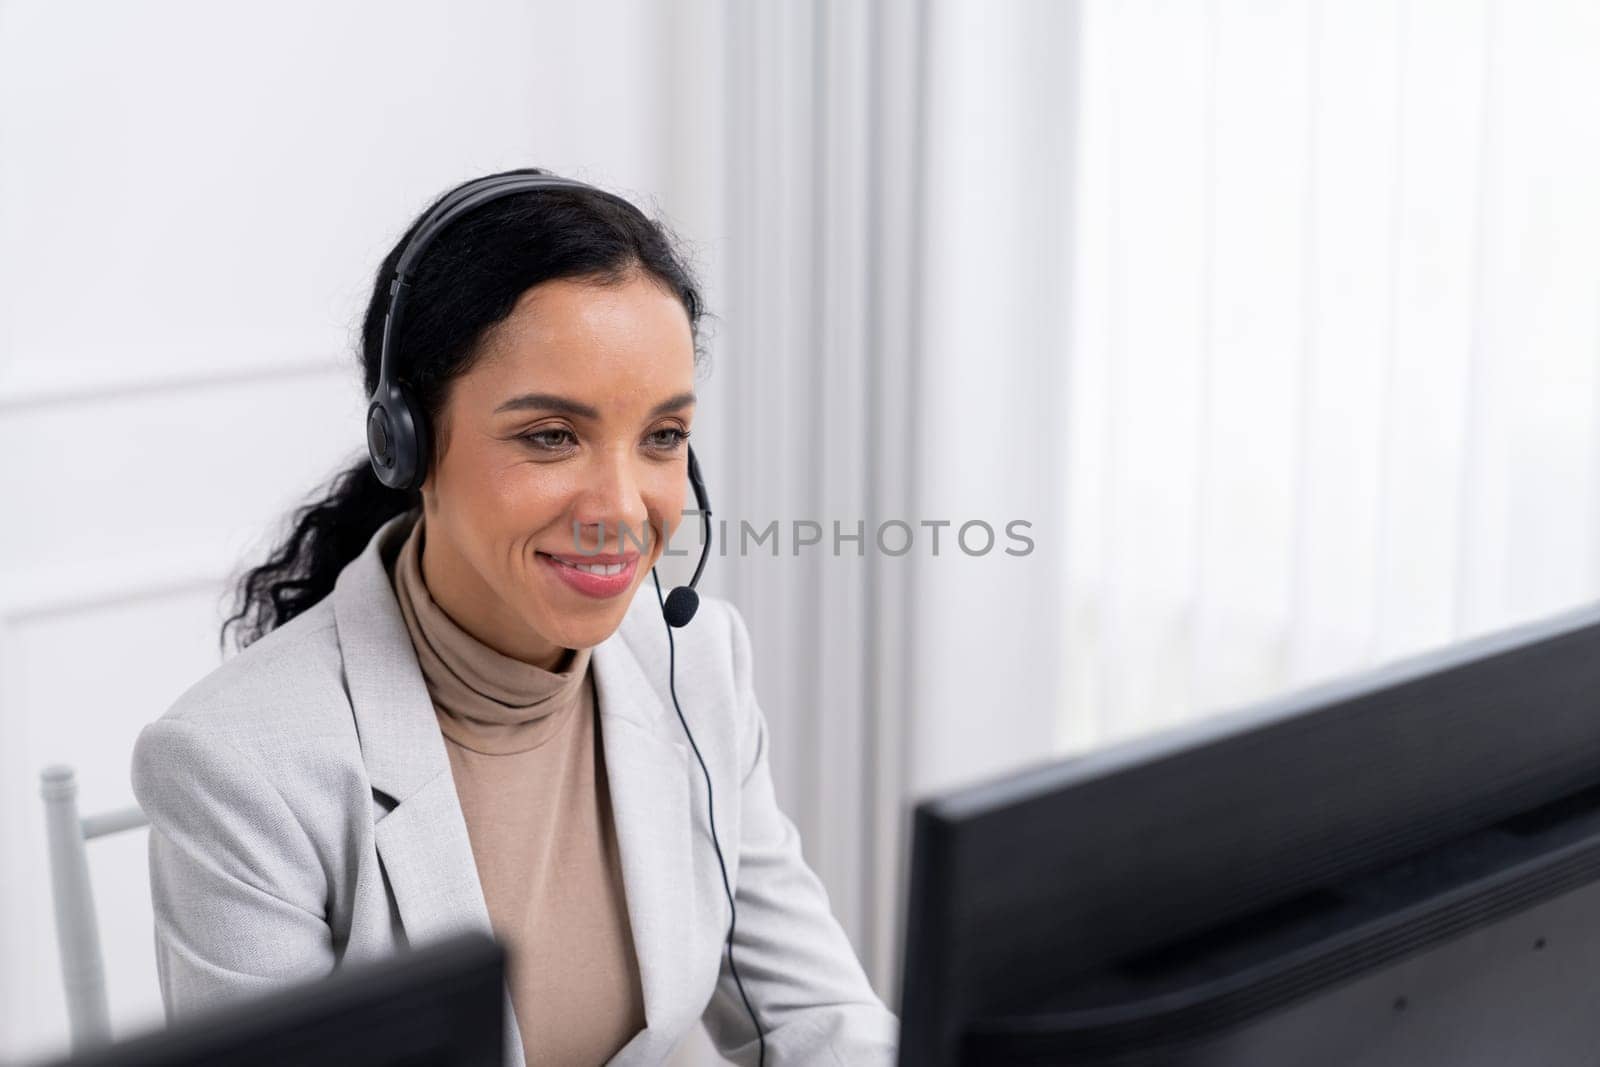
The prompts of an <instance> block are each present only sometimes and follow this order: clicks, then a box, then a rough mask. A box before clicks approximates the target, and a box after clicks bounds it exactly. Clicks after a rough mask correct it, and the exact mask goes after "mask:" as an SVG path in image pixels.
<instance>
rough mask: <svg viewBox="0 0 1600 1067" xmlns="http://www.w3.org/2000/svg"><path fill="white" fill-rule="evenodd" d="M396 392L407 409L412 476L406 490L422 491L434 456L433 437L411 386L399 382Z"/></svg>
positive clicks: (407, 481) (408, 452) (408, 445)
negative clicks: (431, 458) (429, 462)
mask: <svg viewBox="0 0 1600 1067" xmlns="http://www.w3.org/2000/svg"><path fill="white" fill-rule="evenodd" d="M395 390H396V392H398V393H399V394H400V403H401V404H402V405H403V406H404V408H405V421H406V428H407V430H408V431H409V432H408V433H407V449H408V451H407V453H406V459H407V460H408V461H409V464H410V475H409V477H408V478H407V479H406V485H405V488H407V489H421V488H422V482H423V479H425V478H427V476H428V460H429V458H430V457H431V456H432V455H433V437H432V435H431V434H430V433H429V432H428V417H427V415H426V414H425V413H424V412H423V410H422V404H421V403H419V402H418V400H417V395H416V394H415V393H413V392H412V391H411V387H410V386H409V385H406V384H405V383H404V382H399V383H397V384H396V386H395Z"/></svg>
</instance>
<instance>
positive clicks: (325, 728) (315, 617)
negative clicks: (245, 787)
mask: <svg viewBox="0 0 1600 1067" xmlns="http://www.w3.org/2000/svg"><path fill="white" fill-rule="evenodd" d="M157 721H158V722H162V721H178V722H182V723H183V724H185V725H186V726H187V727H189V728H190V729H192V730H194V731H198V732H201V733H204V734H207V735H212V736H216V737H217V738H218V739H219V740H225V741H227V742H229V743H231V744H232V745H233V746H234V747H235V748H238V749H239V750H240V751H242V752H244V753H245V754H246V755H249V756H266V755H278V754H281V753H282V751H283V750H284V748H285V746H286V745H291V746H292V747H296V748H298V747H299V745H298V744H297V743H296V742H298V741H300V740H304V741H307V742H309V743H310V744H311V746H312V747H319V746H321V747H327V748H331V747H333V746H328V745H327V742H328V740H330V738H331V737H333V736H341V735H348V736H349V737H350V738H351V739H352V740H354V738H355V736H356V735H355V720H354V718H353V716H352V714H351V711H350V698H349V693H348V691H347V689H346V687H345V682H344V661H343V655H342V653H341V651H340V648H339V638H338V631H337V630H336V628H335V626H334V617H333V605H332V600H331V598H330V597H324V598H323V599H322V600H320V601H318V602H317V603H316V604H315V605H313V606H312V607H310V608H308V609H307V610H306V611H304V612H302V613H301V614H300V615H297V616H296V617H295V618H293V619H291V620H290V621H289V622H287V623H285V624H284V625H282V626H280V627H278V628H277V629H276V630H273V631H272V632H271V633H269V634H267V635H266V636H264V637H262V638H260V639H259V640H257V641H256V642H255V643H253V644H251V645H250V646H248V647H247V648H245V649H244V650H243V651H241V652H239V653H238V654H237V655H235V656H233V657H231V658H230V659H228V660H226V661H224V662H223V663H221V664H220V665H218V666H217V667H216V668H215V669H213V670H212V671H211V672H210V673H208V674H206V675H205V676H204V677H202V678H200V679H199V680H198V681H196V682H195V683H194V684H193V685H191V686H190V687H189V688H188V689H187V690H185V691H184V692H183V693H182V694H180V695H179V696H178V698H177V699H176V700H175V701H173V703H172V704H171V706H170V707H168V709H167V710H166V712H164V713H163V714H162V715H161V717H160V719H158V720H157ZM147 728H148V727H147Z"/></svg>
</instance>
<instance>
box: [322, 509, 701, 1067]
mask: <svg viewBox="0 0 1600 1067" xmlns="http://www.w3.org/2000/svg"><path fill="white" fill-rule="evenodd" d="M414 518H415V516H414V513H410V512H408V513H406V514H404V515H400V516H396V517H395V518H393V519H391V520H389V521H388V522H386V523H385V524H384V525H383V526H382V527H381V528H380V529H379V530H378V532H377V533H376V534H374V535H373V537H372V539H371V541H370V542H369V543H368V545H367V547H366V549H365V550H363V552H362V554H361V555H360V556H359V557H357V558H356V559H355V560H353V561H352V562H351V563H350V564H349V566H347V567H346V568H345V569H344V570H343V571H342V572H341V573H340V575H339V579H338V581H337V583H336V585H335V587H334V592H333V607H334V620H335V625H336V626H337V628H338V633H339V644H340V648H341V650H342V651H343V655H344V664H345V675H346V679H347V683H348V685H349V689H350V701H351V706H352V708H353V709H354V713H355V720H356V730H357V733H358V734H359V737H360V743H361V753H362V758H363V760H364V762H365V763H366V767H367V776H368V778H369V780H370V781H371V783H372V786H373V788H374V789H375V790H377V791H379V792H382V793H384V794H386V795H387V796H388V797H389V798H391V799H392V800H393V801H394V802H395V806H394V808H393V809H392V810H391V811H389V813H388V814H387V815H385V816H383V817H382V818H380V819H379V820H378V822H377V824H376V827H375V831H374V832H375V836H376V841H377V848H378V854H379V857H380V858H381V859H382V861H383V868H384V871H385V873H386V874H387V876H388V878H389V883H390V887H391V891H392V893H393V896H394V899H395V904H396V906H397V908H398V909H399V912H400V918H401V922H402V924H403V926H404V928H405V931H406V937H407V939H408V941H410V942H411V943H413V944H416V943H419V942H421V941H425V940H432V939H435V938H438V937H441V936H446V935H448V934H450V933H454V932H456V931H459V930H464V929H472V930H480V931H482V932H485V933H489V934H491V936H492V934H493V930H492V928H491V925H490V921H489V911H488V906H487V904H486V903H485V901H484V896H483V888H482V885H481V883H480V882H479V880H478V872H477V866H476V864H475V862H474V860H473V856H472V844H471V840H470V838H469V837H468V835H467V827H466V820H465V818H464V816H463V815H462V813H461V804H460V800H459V798H458V797H457V795H456V790H455V782H454V780H453V777H452V775H451V772H450V761H449V756H448V754H447V753H446V752H445V748H444V739H443V737H442V735H441V733H440V731H439V725H438V720H437V719H436V717H435V713H434V709H433V702H432V700H431V699H430V697H429V696H428V690H427V684H426V682H425V681H424V680H423V677H422V670H421V667H420V666H419V665H418V664H417V658H416V652H415V650H414V649H413V648H412V646H411V638H410V634H409V633H408V632H407V631H406V628H405V620H404V619H403V618H402V617H401V615H400V606H399V603H398V602H397V601H396V600H395V597H394V587H393V586H392V585H391V583H390V579H389V574H388V569H387V565H386V557H390V556H392V553H393V552H394V551H396V550H398V548H399V546H400V543H401V541H402V540H403V539H404V538H405V536H406V534H407V533H409V532H410V528H411V522H412V521H414ZM641 599H644V598H642V597H641ZM652 604H653V602H652ZM647 607H648V606H647ZM638 621H639V622H641V623H642V622H645V621H647V620H642V619H641V620H638ZM590 667H591V669H592V670H593V671H594V673H595V691H596V697H597V701H598V704H599V712H600V733H601V745H602V747H603V750H604V754H605V761H606V778H607V782H608V786H609V789H610V796H611V808H612V817H613V820H614V822H615V828H616V834H617V847H618V852H619V854H620V857H621V864H622V879H623V886H624V892H625V895H626V898H627V901H626V903H627V911H628V921H629V924H630V926H631V927H632V934H633V944H634V954H635V957H636V959H637V961H638V966H639V978H640V985H641V987H642V991H643V996H644V1012H645V1020H646V1025H645V1029H643V1030H641V1031H640V1032H639V1033H638V1034H635V1035H634V1037H633V1039H632V1040H630V1041H629V1042H628V1043H627V1044H626V1045H625V1046H623V1048H622V1049H621V1050H620V1051H619V1052H618V1053H617V1054H616V1056H614V1057H613V1058H612V1059H611V1061H610V1062H611V1063H612V1064H614V1065H617V1067H633V1065H635V1064H654V1063H657V1062H659V1061H661V1060H662V1059H664V1058H666V1056H667V1055H668V1054H669V1053H670V1052H671V1051H672V1049H673V1047H674V1046H675V1045H676V1043H677V1040H678V1038H679V1037H680V1036H681V1031H682V1029H683V1028H684V1026H685V1024H686V1023H688V1022H692V1021H693V1020H694V1019H695V1018H698V1016H699V1014H700V1008H701V1007H702V1005H698V1004H690V1003H687V1002H686V1001H685V1000H684V999H683V998H682V996H681V993H680V987H679V985H678V984H677V983H676V982H675V978H676V976H677V975H678V974H679V973H681V968H682V966H683V961H685V960H687V959H688V958H689V953H690V951H691V950H692V946H693V944H694V938H693V933H694V931H693V929H692V923H693V917H694V915H695V914H696V909H695V907H694V893H695V889H696V886H695V881H694V860H693V852H692V850H693V848H694V847H695V838H694V834H693V827H694V826H695V820H694V819H693V818H692V811H691V804H692V801H693V799H694V796H695V791H694V786H693V782H694V778H693V776H692V775H691V773H690V771H691V766H693V757H692V755H691V754H690V753H689V750H688V747H687V745H685V744H683V743H681V742H679V741H677V740H675V739H671V738H672V736H673V733H677V732H680V731H681V728H680V726H679V723H678V721H677V717H676V713H675V712H673V711H671V709H670V708H669V707H668V706H667V705H666V703H665V702H664V701H663V700H662V698H661V697H660V696H659V694H658V691H657V689H656V688H655V687H654V686H653V685H652V684H651V683H650V681H649V679H648V678H647V677H646V675H645V673H644V672H645V667H644V666H642V665H641V664H640V662H639V659H638V657H637V656H636V655H635V654H634V652H633V650H632V649H631V648H630V647H629V646H628V644H627V642H626V641H625V640H624V637H623V634H622V628H620V627H619V629H618V632H617V633H614V634H612V635H611V637H609V638H607V639H606V640H605V641H603V642H601V643H600V644H599V645H597V646H595V649H594V651H593V653H592V655H591V659H590ZM652 669H655V668H654V666H652ZM668 728H670V730H671V731H672V733H665V734H664V731H666V730H668ZM694 770H695V773H698V767H697V766H696V767H695V768H694ZM506 1024H507V1031H506V1034H507V1036H506V1040H507V1045H508V1048H507V1062H508V1063H510V1064H513V1065H514V1067H523V1055H522V1044H521V1036H520V1034H519V1032H518V1030H517V1027H516V1021H515V1018H514V1017H513V1015H512V1010H511V1005H510V1002H509V994H508V1000H507V1005H506Z"/></svg>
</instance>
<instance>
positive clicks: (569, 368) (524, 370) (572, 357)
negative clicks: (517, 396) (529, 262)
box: [469, 274, 694, 393]
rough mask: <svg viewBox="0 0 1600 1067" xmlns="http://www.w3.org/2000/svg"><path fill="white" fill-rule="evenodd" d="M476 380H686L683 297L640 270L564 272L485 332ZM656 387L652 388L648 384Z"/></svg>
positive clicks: (677, 383)
mask: <svg viewBox="0 0 1600 1067" xmlns="http://www.w3.org/2000/svg"><path fill="white" fill-rule="evenodd" d="M478 369H481V371H482V372H483V373H482V374H477V373H474V374H473V375H469V377H475V378H477V379H478V383H477V384H478V385H479V386H480V387H481V388H483V389H486V390H489V391H503V390H510V389H525V388H528V387H530V386H537V387H539V388H550V387H553V386H560V387H562V388H563V389H565V390H567V391H571V392H574V393H577V392H581V391H583V390H584V389H585V388H586V387H587V388H589V389H602V390H613V389H615V388H616V387H617V386H618V385H620V384H622V383H624V382H625V381H632V382H634V383H637V384H638V385H641V386H656V385H659V386H660V387H661V388H667V389H679V388H686V387H688V386H689V385H690V384H691V383H692V379H693V375H694V336H693V333H692V331H691V329H690V326H689V315H688V312H687V311H685V310H684V307H683V304H682V302H681V301H679V299H678V298H677V297H676V296H675V295H673V294H672V293H670V292H668V291H667V290H666V289H665V288H664V287H663V286H661V285H660V284H658V283H657V282H655V281H653V280H652V279H651V278H649V277H647V276H643V275H637V274H635V275H630V277H629V278H628V280H626V281H624V282H620V283H618V284H616V285H602V284H599V283H597V282H594V281H584V280H575V279H565V278H564V279H560V280H558V281H550V282H544V283H542V284H540V285H536V286H534V287H533V288H531V289H529V290H528V291H527V292H525V293H523V294H522V296H521V297H520V298H519V299H518V300H517V304H516V307H515V308H513V309H512V312H511V314H510V315H508V316H507V317H506V318H505V319H504V320H503V321H502V322H500V323H499V324H497V325H496V327H495V328H494V329H493V330H491V331H490V333H489V335H488V336H487V337H486V338H485V351H484V357H483V359H481V360H480V361H479V364H478V368H475V371H476V370H478ZM651 391H653V390H651Z"/></svg>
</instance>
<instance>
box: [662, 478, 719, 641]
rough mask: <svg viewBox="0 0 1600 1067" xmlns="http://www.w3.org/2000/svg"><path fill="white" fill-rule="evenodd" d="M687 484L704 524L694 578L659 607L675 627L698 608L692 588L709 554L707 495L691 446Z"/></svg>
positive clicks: (696, 596) (709, 512) (682, 624)
mask: <svg viewBox="0 0 1600 1067" xmlns="http://www.w3.org/2000/svg"><path fill="white" fill-rule="evenodd" d="M689 485H690V487H691V488H693V489H694V502H695V506H696V507H698V508H699V509H700V518H701V520H702V521H703V522H704V524H705V525H704V527H703V530H704V536H703V538H702V539H701V543H700V562H699V563H696V564H695V566H694V577H692V578H690V579H689V584H688V585H680V586H678V588H676V589H674V590H673V591H672V592H670V593H668V594H667V602H666V603H665V604H664V605H662V608H661V614H663V615H665V616H666V619H667V625H668V626H675V627H678V628H679V629H682V628H683V627H685V626H687V625H689V620H690V619H693V618H694V613H695V612H696V611H698V610H699V609H700V594H699V593H696V592H695V591H694V587H695V586H696V585H697V584H699V581H700V572H701V571H703V570H705V569H706V557H707V556H709V555H711V498H710V497H709V496H708V495H706V483H705V479H704V478H702V477H700V461H699V460H697V459H695V458H694V449H693V448H690V449H689Z"/></svg>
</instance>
